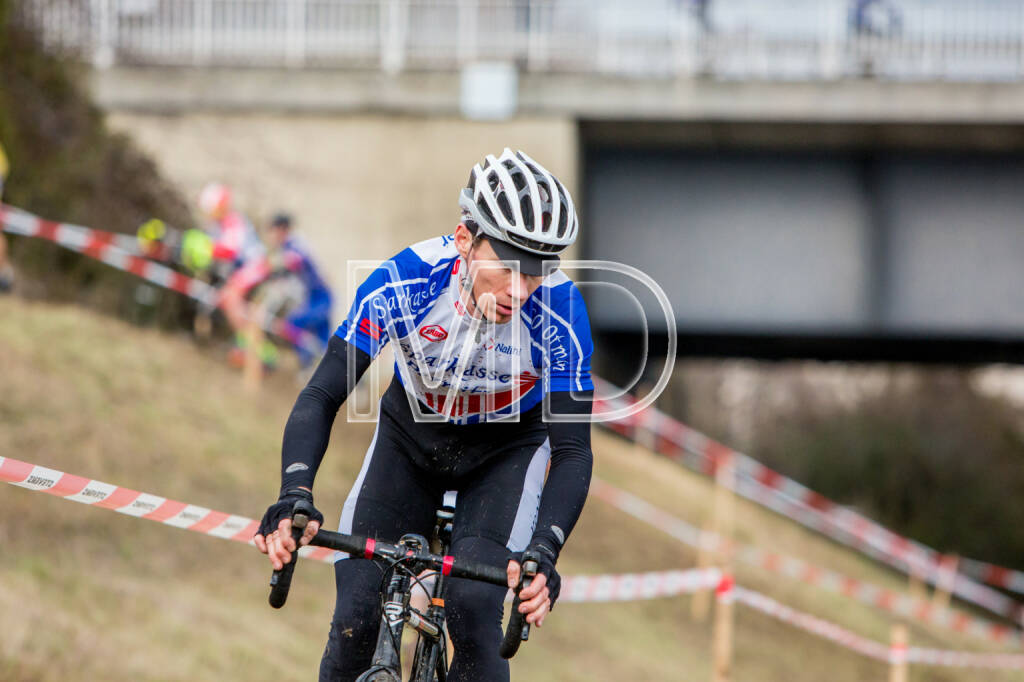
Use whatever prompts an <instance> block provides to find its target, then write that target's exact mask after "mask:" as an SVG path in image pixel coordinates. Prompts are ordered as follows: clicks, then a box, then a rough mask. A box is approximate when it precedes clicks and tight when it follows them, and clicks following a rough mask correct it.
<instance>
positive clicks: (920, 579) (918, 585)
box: [907, 561, 928, 601]
mask: <svg viewBox="0 0 1024 682" xmlns="http://www.w3.org/2000/svg"><path fill="white" fill-rule="evenodd" d="M907 569H908V570H907V592H908V593H909V594H910V596H911V598H913V599H915V600H917V601H925V600H927V599H928V587H927V585H926V583H925V580H924V576H923V575H922V573H921V569H920V568H918V566H917V562H916V561H915V562H911V563H910V564H909V565H908V566H907Z"/></svg>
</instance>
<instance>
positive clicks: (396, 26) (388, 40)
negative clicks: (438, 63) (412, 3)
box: [380, 0, 409, 74]
mask: <svg viewBox="0 0 1024 682" xmlns="http://www.w3.org/2000/svg"><path fill="white" fill-rule="evenodd" d="M408 9H409V7H408V0H386V2H385V3H384V5H383V7H381V10H382V11H381V15H380V20H381V41H380V53H381V54H380V68H381V69H382V70H383V71H384V73H388V74H396V73H399V72H400V71H401V70H402V68H403V67H404V66H405V28H406V27H405V24H406V17H407V13H408Z"/></svg>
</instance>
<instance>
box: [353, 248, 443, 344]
mask: <svg viewBox="0 0 1024 682" xmlns="http://www.w3.org/2000/svg"><path fill="white" fill-rule="evenodd" d="M457 257H458V254H457V252H456V250H455V246H454V242H453V239H452V237H451V236H448V235H446V236H444V237H437V238H434V239H428V240H426V241H423V242H420V243H418V244H414V245H413V246H410V247H408V248H406V249H403V250H402V251H400V252H399V253H398V254H396V255H394V256H393V257H391V258H389V259H388V260H386V261H384V262H383V263H381V264H380V265H379V266H378V267H377V268H376V269H375V270H374V271H373V272H371V273H370V275H369V276H368V277H367V278H366V280H365V281H364V282H363V283H362V284H361V285H360V286H359V288H358V289H357V290H356V296H355V300H354V301H353V302H352V307H351V308H350V310H349V313H348V316H347V317H346V318H345V320H344V321H343V322H342V323H341V325H340V326H339V327H338V330H337V331H336V332H335V335H336V336H339V337H341V338H343V339H345V340H346V341H348V342H349V343H351V344H353V345H354V346H356V347H357V348H359V349H360V350H362V351H364V352H366V353H368V354H369V355H370V356H371V357H377V355H378V354H379V353H380V351H381V349H383V348H384V346H385V345H387V343H388V341H389V340H390V339H392V338H400V337H402V336H405V335H406V334H407V333H408V332H409V330H410V329H411V328H412V327H414V326H415V324H416V323H417V321H418V320H419V319H421V318H422V316H423V315H424V314H426V312H427V311H428V310H429V309H430V307H431V305H432V304H433V302H434V301H435V300H437V297H438V296H440V294H441V292H442V291H444V288H445V284H446V283H447V280H448V277H449V275H450V269H451V265H452V263H453V262H454V261H455V259H456V258H457Z"/></svg>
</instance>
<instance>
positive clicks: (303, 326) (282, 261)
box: [221, 213, 332, 368]
mask: <svg viewBox="0 0 1024 682" xmlns="http://www.w3.org/2000/svg"><path fill="white" fill-rule="evenodd" d="M267 242H268V243H267V247H268V251H267V254H266V255H265V256H263V257H260V258H255V259H253V260H252V261H250V262H249V263H247V264H246V265H245V266H243V267H242V268H241V269H239V270H238V271H237V272H236V273H235V274H234V275H232V276H231V278H230V279H229V280H228V281H227V283H226V284H225V285H224V287H223V289H222V290H221V292H222V293H221V296H222V298H221V302H222V305H223V308H224V312H225V314H226V315H227V318H228V321H229V322H230V323H231V325H232V327H233V328H234V329H235V330H236V332H238V331H240V330H241V329H242V325H243V324H244V323H245V316H246V305H245V296H246V295H247V294H248V293H249V292H250V291H252V290H253V289H254V288H255V287H257V286H259V285H262V284H267V285H271V284H275V283H279V284H280V285H281V286H280V287H279V291H278V292H277V294H278V295H276V296H273V298H275V299H277V300H276V301H274V307H275V308H276V309H284V308H287V309H288V313H287V322H288V325H289V328H288V329H287V330H286V333H288V334H289V335H290V336H289V339H288V340H289V341H291V342H292V343H293V344H294V346H295V352H296V353H297V354H298V356H299V364H301V365H302V367H303V368H305V367H307V366H309V365H310V364H311V363H312V362H313V360H314V357H313V354H312V352H311V351H310V349H308V348H306V347H305V345H304V344H303V343H302V337H301V332H303V331H306V332H309V333H310V334H312V335H313V336H314V337H315V338H317V339H319V340H320V341H322V342H323V344H324V345H325V346H326V345H327V341H328V339H329V338H330V336H331V327H330V325H331V300H332V297H331V290H330V288H329V287H328V286H327V283H326V282H325V281H324V279H323V277H322V276H321V275H320V271H319V270H318V269H317V267H316V265H315V264H314V262H313V258H312V257H311V256H310V253H309V249H308V248H307V247H306V246H305V245H304V244H303V243H302V242H301V240H299V239H298V238H297V237H296V236H295V235H294V234H292V218H291V216H290V215H288V214H287V213H278V214H277V215H275V216H274V217H273V219H272V220H271V221H270V228H269V229H268V230H267ZM272 312H276V310H275V311H272ZM261 355H263V356H264V360H266V359H267V358H266V355H267V353H263V352H261Z"/></svg>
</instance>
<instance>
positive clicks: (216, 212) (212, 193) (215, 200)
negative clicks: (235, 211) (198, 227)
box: [198, 182, 231, 219]
mask: <svg viewBox="0 0 1024 682" xmlns="http://www.w3.org/2000/svg"><path fill="white" fill-rule="evenodd" d="M198 204H199V210H200V211H201V212H202V214H203V215H204V216H206V217H207V218H214V219H218V218H221V217H222V216H224V214H225V213H227V212H228V211H229V210H231V189H230V188H229V187H228V186H227V185H222V184H220V183H219V182H209V183H207V184H206V186H205V187H203V191H202V192H200V193H199V202H198Z"/></svg>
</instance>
